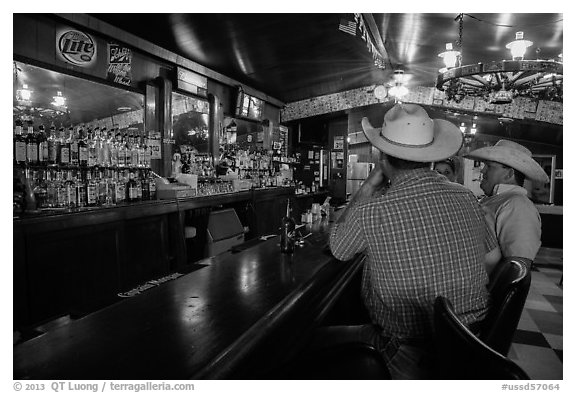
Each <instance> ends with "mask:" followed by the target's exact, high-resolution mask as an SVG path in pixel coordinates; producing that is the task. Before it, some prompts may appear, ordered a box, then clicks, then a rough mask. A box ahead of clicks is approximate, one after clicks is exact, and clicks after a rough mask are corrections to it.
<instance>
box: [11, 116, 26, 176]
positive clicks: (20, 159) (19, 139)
mask: <svg viewBox="0 0 576 393" xmlns="http://www.w3.org/2000/svg"><path fill="white" fill-rule="evenodd" d="M14 164H15V165H17V166H24V165H25V164H26V138H25V137H24V135H22V120H16V125H15V127H14Z"/></svg>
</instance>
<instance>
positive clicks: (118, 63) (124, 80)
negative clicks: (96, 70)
mask: <svg viewBox="0 0 576 393" xmlns="http://www.w3.org/2000/svg"><path fill="white" fill-rule="evenodd" d="M106 79H108V80H109V81H111V82H115V83H120V84H121V85H126V86H130V84H131V83H132V50H130V49H129V48H125V47H123V46H121V45H117V44H108V73H107V75H106Z"/></svg>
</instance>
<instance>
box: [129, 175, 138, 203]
mask: <svg viewBox="0 0 576 393" xmlns="http://www.w3.org/2000/svg"><path fill="white" fill-rule="evenodd" d="M126 200H127V201H128V202H135V201H137V200H138V190H137V185H136V180H134V173H133V172H130V174H129V175H128V182H127V183H126Z"/></svg>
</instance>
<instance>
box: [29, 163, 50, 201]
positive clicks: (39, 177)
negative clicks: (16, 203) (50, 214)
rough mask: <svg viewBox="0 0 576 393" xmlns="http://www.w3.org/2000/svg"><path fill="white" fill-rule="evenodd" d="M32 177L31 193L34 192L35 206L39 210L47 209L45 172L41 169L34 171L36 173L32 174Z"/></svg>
mask: <svg viewBox="0 0 576 393" xmlns="http://www.w3.org/2000/svg"><path fill="white" fill-rule="evenodd" d="M32 177H33V179H34V183H33V187H34V188H33V192H34V198H35V199H36V206H37V207H38V208H39V209H42V208H45V207H47V196H48V191H47V189H46V187H47V184H46V170H45V169H42V170H39V171H36V173H34V174H33V175H32Z"/></svg>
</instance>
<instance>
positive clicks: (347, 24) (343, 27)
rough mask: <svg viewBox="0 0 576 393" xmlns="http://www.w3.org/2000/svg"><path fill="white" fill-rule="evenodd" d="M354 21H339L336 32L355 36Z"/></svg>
mask: <svg viewBox="0 0 576 393" xmlns="http://www.w3.org/2000/svg"><path fill="white" fill-rule="evenodd" d="M356 27H357V26H356V21H354V20H347V19H340V24H339V25H338V30H340V31H343V32H344V33H348V34H350V35H353V36H356Z"/></svg>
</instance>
